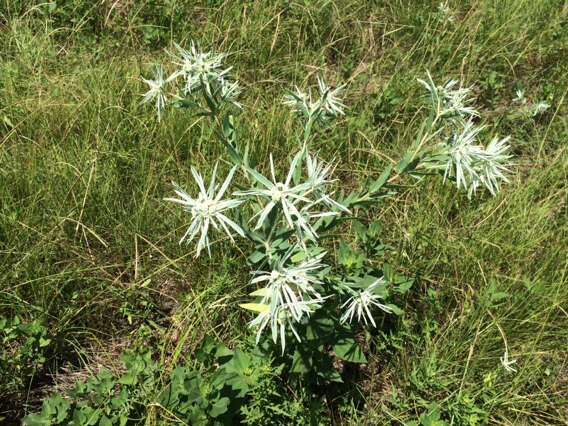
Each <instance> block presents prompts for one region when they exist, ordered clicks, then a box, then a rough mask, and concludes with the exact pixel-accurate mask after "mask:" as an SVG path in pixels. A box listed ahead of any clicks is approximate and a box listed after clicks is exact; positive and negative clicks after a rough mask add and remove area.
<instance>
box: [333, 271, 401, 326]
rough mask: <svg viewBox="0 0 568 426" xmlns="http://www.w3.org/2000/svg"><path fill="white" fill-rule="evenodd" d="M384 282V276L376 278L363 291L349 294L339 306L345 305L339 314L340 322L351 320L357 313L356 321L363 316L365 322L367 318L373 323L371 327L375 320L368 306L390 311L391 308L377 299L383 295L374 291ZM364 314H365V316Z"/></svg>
mask: <svg viewBox="0 0 568 426" xmlns="http://www.w3.org/2000/svg"><path fill="white" fill-rule="evenodd" d="M385 284H386V282H385V280H384V278H379V279H377V280H376V281H375V282H374V283H373V284H371V285H370V286H369V287H367V288H366V289H365V290H363V291H358V292H357V291H355V292H356V294H354V295H353V296H351V297H350V298H349V299H347V301H346V302H345V303H344V304H343V305H342V306H341V308H342V309H343V308H345V307H346V306H347V310H346V311H345V312H344V313H343V315H342V316H341V322H346V321H348V320H349V322H351V321H353V316H355V314H357V321H359V322H360V321H361V317H363V321H364V322H365V324H368V322H367V318H368V319H369V321H371V324H373V327H376V326H377V325H376V324H375V320H374V319H373V315H371V310H370V308H371V307H372V306H377V307H379V308H380V309H382V310H383V311H385V312H387V313H391V312H392V311H391V309H390V308H389V307H388V306H386V305H384V304H382V303H380V302H379V300H380V299H382V298H383V297H382V296H381V295H380V294H377V293H375V291H376V290H377V289H378V288H379V287H380V286H384V285H385ZM365 314H366V316H365Z"/></svg>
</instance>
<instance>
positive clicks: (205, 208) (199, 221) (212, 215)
mask: <svg viewBox="0 0 568 426" xmlns="http://www.w3.org/2000/svg"><path fill="white" fill-rule="evenodd" d="M218 164H219V163H216V164H215V168H214V169H213V174H212V176H211V183H210V185H209V188H208V189H207V190H205V184H204V183H203V178H202V177H201V175H200V174H199V173H198V172H197V170H195V168H194V167H193V166H192V167H191V173H192V174H193V178H194V179H195V181H196V182H197V185H198V186H199V195H198V196H197V198H192V197H191V196H189V194H188V193H187V192H185V191H184V190H183V189H182V188H181V187H180V186H179V185H178V184H176V183H175V182H172V184H173V185H174V187H175V188H176V190H175V193H176V194H177V195H179V196H180V197H181V199H178V198H165V201H171V202H174V203H178V204H181V205H182V206H183V208H184V210H186V211H188V212H190V213H191V217H192V222H191V225H190V226H189V228H188V229H187V231H186V233H185V234H184V235H183V237H182V238H181V240H180V242H179V243H180V244H181V243H182V242H183V241H184V240H185V239H187V242H188V243H189V242H190V241H192V240H193V238H194V237H195V236H196V235H197V233H198V232H199V231H201V237H200V238H199V242H198V244H197V253H196V255H195V257H198V256H199V254H200V253H201V250H202V249H203V247H207V251H208V252H209V257H211V246H210V243H209V237H208V236H207V232H208V230H209V225H210V224H211V225H213V227H214V228H215V229H216V230H217V231H220V230H221V229H220V228H223V230H224V231H225V233H226V234H227V235H228V236H229V238H230V239H231V241H234V240H233V236H232V234H231V231H230V230H229V227H230V228H232V229H233V230H234V231H235V232H237V234H239V235H240V236H242V237H244V231H243V230H242V228H241V227H240V226H239V225H237V224H236V223H235V222H233V221H232V220H231V219H229V218H228V217H227V216H226V215H225V214H223V212H225V211H226V210H230V209H234V208H235V207H237V206H239V205H240V204H241V203H243V202H244V201H245V200H244V199H228V200H221V197H222V196H223V194H224V193H225V191H226V190H227V188H228V186H229V183H230V182H231V179H232V178H233V174H234V173H235V170H236V166H235V167H233V168H232V169H231V171H230V172H229V174H228V176H227V178H226V179H225V181H224V182H223V185H222V186H221V189H219V192H217V195H215V191H217V189H218V186H217V185H215V177H216V174H217V166H218ZM217 221H218V222H219V223H217Z"/></svg>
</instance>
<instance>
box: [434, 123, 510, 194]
mask: <svg viewBox="0 0 568 426" xmlns="http://www.w3.org/2000/svg"><path fill="white" fill-rule="evenodd" d="M482 130H483V126H478V127H475V126H474V124H473V122H472V121H468V122H466V123H465V125H464V127H463V129H462V131H461V133H459V134H455V135H453V137H452V138H451V142H450V144H449V150H448V154H449V157H448V162H447V163H446V170H445V172H444V179H446V178H447V177H448V176H454V177H455V179H456V184H457V187H458V188H464V189H467V190H468V197H470V198H471V195H472V194H474V193H475V192H476V190H477V188H478V187H479V186H481V185H484V186H485V187H486V188H487V189H488V190H489V191H490V192H491V194H492V195H495V194H496V193H497V192H498V191H499V181H500V180H503V181H505V182H507V177H506V176H505V174H504V173H505V172H508V171H509V170H508V169H507V167H506V165H507V164H508V162H509V159H510V158H511V156H510V155H508V154H507V152H508V151H509V145H508V144H507V142H508V141H509V137H506V138H504V139H501V140H499V139H498V138H494V139H493V140H492V141H491V142H490V143H489V144H488V146H487V148H483V147H482V146H481V145H475V144H474V142H475V139H476V137H477V135H478V134H479V132H481V131H482Z"/></svg>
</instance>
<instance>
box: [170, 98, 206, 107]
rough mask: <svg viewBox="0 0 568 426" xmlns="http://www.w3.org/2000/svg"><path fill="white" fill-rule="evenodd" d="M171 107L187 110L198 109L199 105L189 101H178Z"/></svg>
mask: <svg viewBox="0 0 568 426" xmlns="http://www.w3.org/2000/svg"><path fill="white" fill-rule="evenodd" d="M171 105H172V106H173V107H176V108H189V109H199V108H201V105H199V104H198V103H195V102H193V101H190V100H189V99H180V100H178V101H175V102H172V103H171Z"/></svg>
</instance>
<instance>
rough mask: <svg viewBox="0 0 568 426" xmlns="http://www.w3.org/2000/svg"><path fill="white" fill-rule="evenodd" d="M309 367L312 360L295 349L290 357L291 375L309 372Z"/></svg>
mask: <svg viewBox="0 0 568 426" xmlns="http://www.w3.org/2000/svg"><path fill="white" fill-rule="evenodd" d="M311 367H312V358H311V357H310V356H309V355H308V354H307V353H303V352H300V351H299V350H298V349H296V350H295V351H294V355H293V357H292V368H291V369H290V371H291V372H292V373H307V372H308V371H310V370H311Z"/></svg>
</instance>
